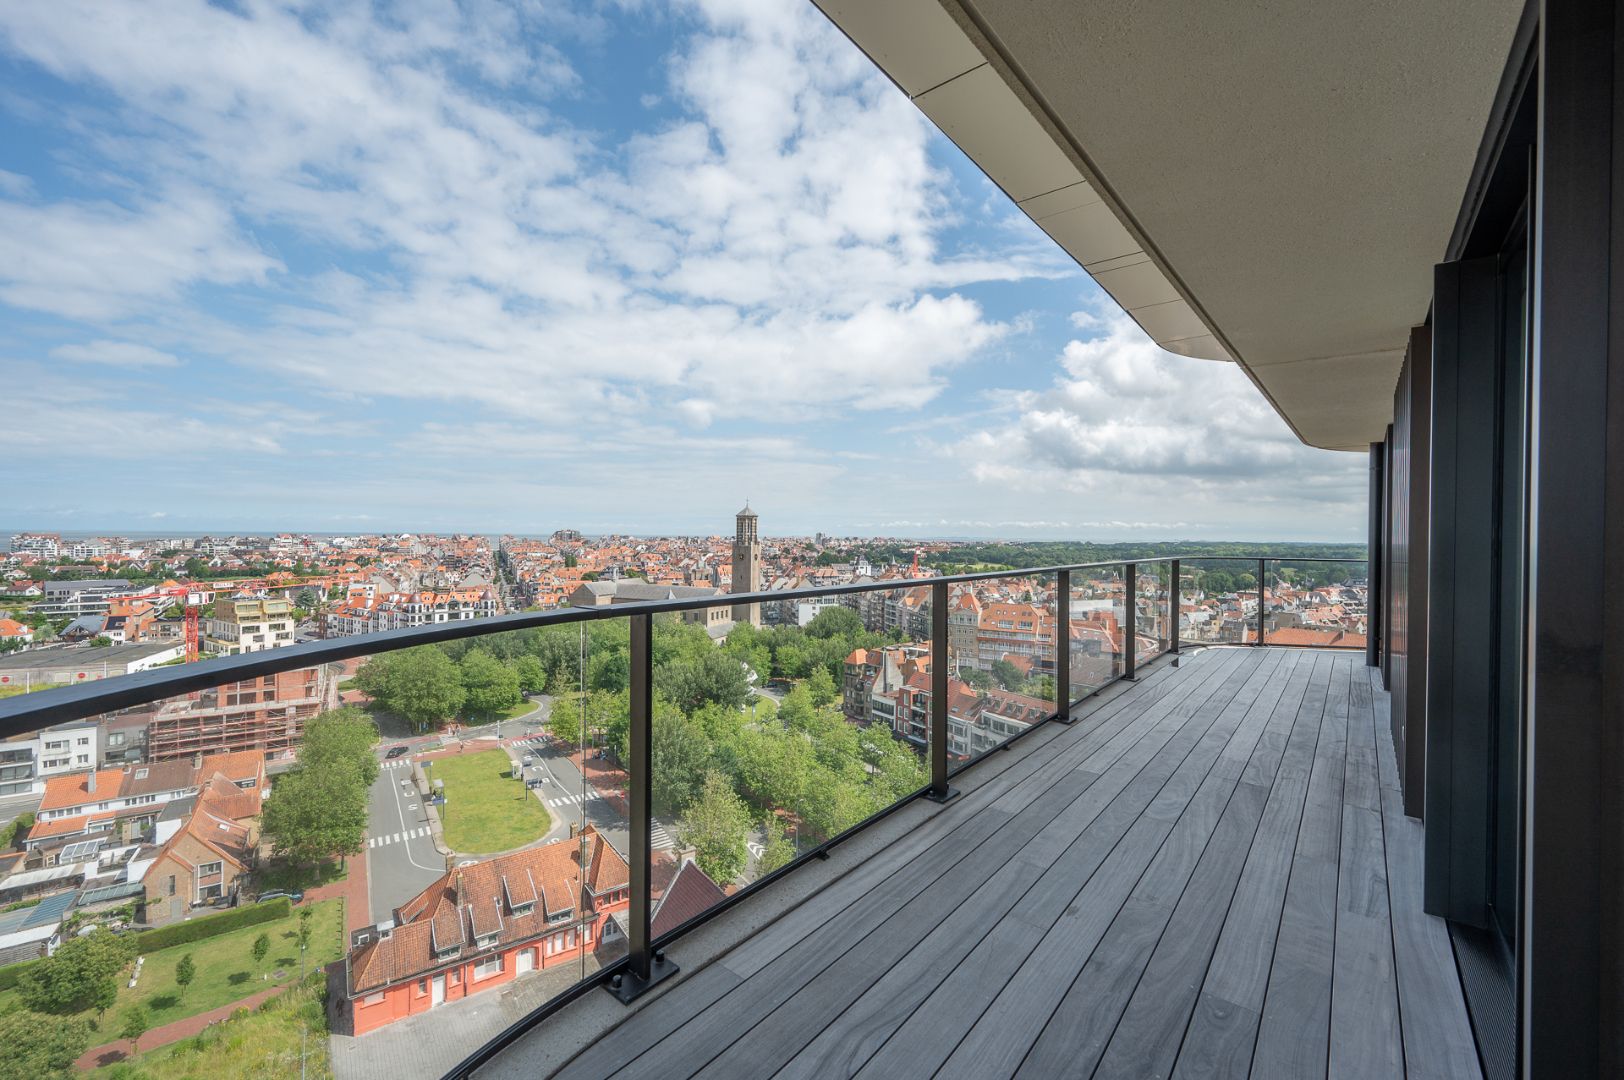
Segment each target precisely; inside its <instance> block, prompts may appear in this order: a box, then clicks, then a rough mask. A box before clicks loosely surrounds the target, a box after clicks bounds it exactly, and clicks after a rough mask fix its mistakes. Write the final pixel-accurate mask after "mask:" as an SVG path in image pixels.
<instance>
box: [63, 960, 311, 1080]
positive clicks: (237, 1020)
mask: <svg viewBox="0 0 1624 1080" xmlns="http://www.w3.org/2000/svg"><path fill="white" fill-rule="evenodd" d="M304 1031H308V1033H309V1034H308V1038H305V1039H303V1040H301V1038H300V1035H301V1033H302V1032H304ZM301 1050H302V1051H303V1054H304V1060H303V1066H304V1068H303V1072H302V1073H301V1070H300V1064H301V1063H300V1052H301ZM135 1066H136V1067H137V1068H139V1069H140V1072H139V1074H138V1075H139V1076H140V1077H141V1078H142V1080H197V1078H200V1077H209V1078H214V1077H218V1078H222V1080H223V1078H225V1077H230V1078H232V1080H237V1078H238V1077H242V1078H260V1077H263V1078H265V1080H272V1078H275V1080H281V1078H285V1077H291V1076H299V1075H303V1076H306V1077H308V1078H309V1080H322V1078H325V1077H331V1076H332V1070H331V1068H330V1066H329V1065H328V1061H327V1016H326V1010H325V1009H324V1008H323V1007H322V979H321V976H320V975H312V976H311V977H310V979H309V981H308V982H307V984H306V985H305V986H301V987H297V988H295V989H292V990H289V991H287V992H286V993H284V994H278V995H277V996H276V997H274V998H272V999H271V1000H269V1001H267V1002H264V1003H263V1004H261V1005H260V1006H259V1008H257V1009H255V1010H253V1011H252V1012H246V1013H244V1014H243V1015H238V1016H233V1017H232V1018H231V1019H230V1020H227V1021H226V1022H225V1023H224V1024H216V1025H215V1026H213V1027H210V1028H207V1029H205V1030H204V1031H202V1032H200V1033H199V1034H197V1035H194V1036H192V1037H191V1038H190V1039H182V1040H181V1041H180V1042H177V1043H171V1044H170V1045H169V1046H164V1047H159V1048H157V1049H155V1050H151V1051H148V1052H147V1053H145V1054H142V1055H141V1056H140V1057H139V1058H137V1059H136V1061H135ZM113 1071H114V1070H112V1069H109V1070H105V1071H104V1070H96V1073H95V1075H103V1074H104V1072H106V1073H110V1072H113Z"/></svg>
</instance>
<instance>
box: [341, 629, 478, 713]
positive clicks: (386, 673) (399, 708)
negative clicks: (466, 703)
mask: <svg viewBox="0 0 1624 1080" xmlns="http://www.w3.org/2000/svg"><path fill="white" fill-rule="evenodd" d="M355 677H356V685H357V686H359V687H360V689H361V690H362V691H364V692H365V693H366V694H367V695H369V696H370V697H372V698H373V699H374V700H376V701H377V702H378V704H380V705H382V706H383V707H384V708H386V709H388V710H389V711H390V712H392V713H395V714H396V715H398V716H400V717H402V718H403V719H405V720H406V721H407V722H409V723H410V724H411V725H412V726H413V727H414V728H415V729H416V730H418V731H428V730H430V729H431V728H438V727H440V726H441V725H442V724H444V723H445V722H446V721H447V720H450V719H451V718H452V717H454V716H456V715H457V713H458V711H459V710H461V709H462V706H463V700H464V697H465V692H464V690H463V688H462V676H461V672H460V671H459V670H458V668H457V665H456V663H455V662H453V661H452V659H451V657H449V656H447V655H446V654H445V652H444V651H442V650H440V649H437V648H435V647H434V646H432V645H420V646H418V647H417V648H415V649H403V650H401V651H400V652H397V653H390V654H387V655H385V656H375V657H373V658H372V659H370V660H368V661H367V662H366V663H365V664H363V665H362V666H361V670H360V671H358V672H356V675H355Z"/></svg>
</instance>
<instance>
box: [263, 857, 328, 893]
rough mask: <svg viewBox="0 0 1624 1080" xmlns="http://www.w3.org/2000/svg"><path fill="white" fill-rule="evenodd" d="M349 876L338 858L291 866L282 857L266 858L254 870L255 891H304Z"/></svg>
mask: <svg viewBox="0 0 1624 1080" xmlns="http://www.w3.org/2000/svg"><path fill="white" fill-rule="evenodd" d="M348 876H349V868H348V867H347V866H346V865H345V864H344V863H343V862H342V861H341V860H339V859H328V860H326V861H325V862H319V863H316V864H315V865H314V866H291V865H289V864H288V863H287V862H286V861H285V860H282V859H267V860H265V861H264V862H263V863H262V864H260V867H259V869H257V870H255V871H254V891H256V892H273V891H274V892H304V891H305V890H306V889H313V888H315V887H317V886H318V885H331V884H332V883H333V882H335V881H343V880H344V879H345V878H346V877H348Z"/></svg>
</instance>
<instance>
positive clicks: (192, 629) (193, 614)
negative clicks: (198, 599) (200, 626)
mask: <svg viewBox="0 0 1624 1080" xmlns="http://www.w3.org/2000/svg"><path fill="white" fill-rule="evenodd" d="M196 659H197V608H195V607H193V606H192V605H191V604H187V605H186V662H187V663H188V664H190V663H192V662H193V661H195V660H196Z"/></svg>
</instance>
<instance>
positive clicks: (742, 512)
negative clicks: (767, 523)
mask: <svg viewBox="0 0 1624 1080" xmlns="http://www.w3.org/2000/svg"><path fill="white" fill-rule="evenodd" d="M733 516H734V517H742V518H743V517H755V516H756V512H755V511H754V510H752V509H750V504H749V503H745V504H744V509H743V510H740V511H739V512H738V513H737V514H734V515H733Z"/></svg>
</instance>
